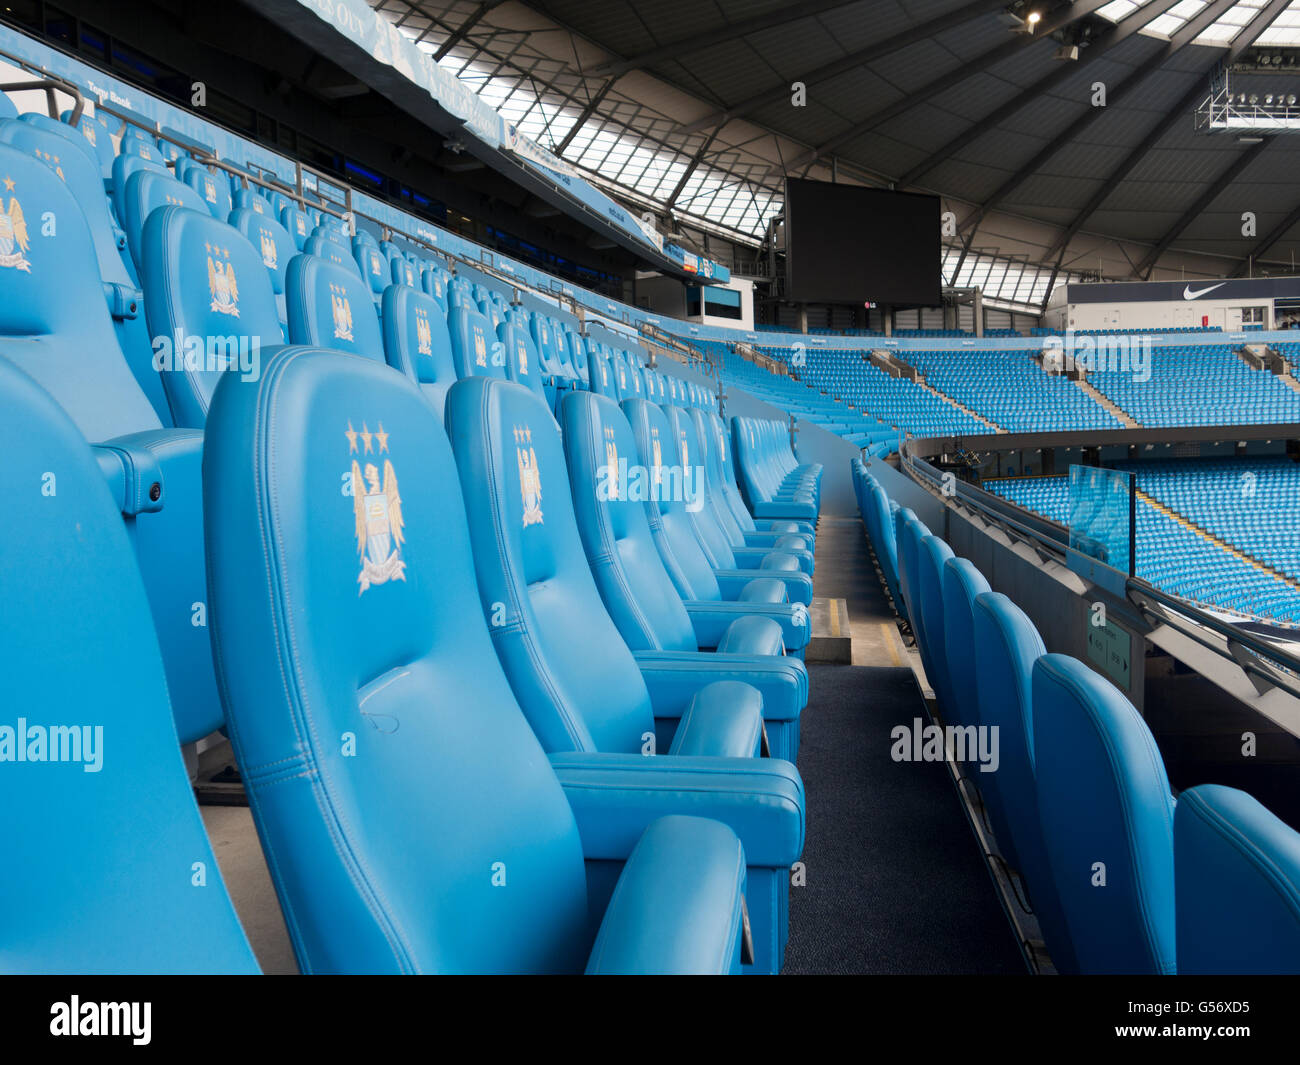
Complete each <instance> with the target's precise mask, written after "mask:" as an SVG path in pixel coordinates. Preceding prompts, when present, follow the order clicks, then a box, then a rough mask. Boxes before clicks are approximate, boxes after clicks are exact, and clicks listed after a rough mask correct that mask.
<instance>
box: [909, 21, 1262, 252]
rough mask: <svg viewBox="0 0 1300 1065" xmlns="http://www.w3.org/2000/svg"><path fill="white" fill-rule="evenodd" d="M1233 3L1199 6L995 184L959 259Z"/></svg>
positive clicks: (977, 213)
mask: <svg viewBox="0 0 1300 1065" xmlns="http://www.w3.org/2000/svg"><path fill="white" fill-rule="evenodd" d="M1236 3H1237V0H1214V2H1213V3H1211V4H1209V5H1208V6H1207V7H1205V8H1204V9H1202V10H1201V12H1200V13H1199V14H1198V15H1197V16H1196V17H1195V18H1193V19H1190V20H1188V21H1187V22H1186V23H1184V25H1183V26H1182V28H1181V29H1179V30H1178V32H1177V33H1175V34H1174V35H1173V36H1172V37H1170V38H1169V43H1168V44H1167V45H1165V48H1164V50H1163V51H1162V52H1161V53H1160V54H1159V55H1158V56H1156V57H1155V58H1154V59H1153V60H1151V61H1150V62H1147V63H1143V64H1141V65H1140V66H1139V67H1137V68H1136V69H1135V70H1134V71H1133V72H1132V73H1131V74H1129V76H1128V77H1126V78H1125V79H1124V80H1123V81H1121V82H1120V83H1119V84H1118V85H1116V86H1115V88H1114V89H1112V90H1111V91H1110V92H1109V93H1108V94H1107V97H1106V106H1105V107H1089V108H1088V109H1087V110H1086V111H1085V112H1084V113H1083V115H1082V117H1080V118H1078V119H1075V120H1074V121H1073V122H1071V123H1069V125H1067V126H1066V128H1065V129H1064V130H1063V131H1062V132H1060V133H1059V134H1057V135H1056V136H1055V137H1054V138H1052V140H1051V141H1050V142H1049V143H1048V144H1046V145H1045V146H1044V147H1043V149H1042V150H1041V151H1039V152H1038V153H1037V154H1035V155H1034V157H1033V158H1032V159H1030V160H1029V162H1027V163H1025V164H1024V165H1022V166H1021V167H1020V168H1019V169H1017V170H1016V172H1015V173H1014V174H1012V175H1011V176H1010V177H1009V178H1007V180H1006V181H1004V182H1003V183H1002V184H1001V185H1000V186H999V187H998V189H997V190H996V191H995V192H994V193H993V195H991V196H990V197H989V198H988V199H987V200H985V201H984V202H983V203H982V204H980V205H979V207H978V208H976V210H975V211H973V212H972V213H971V215H970V216H969V217H968V218H967V219H966V221H967V222H969V221H970V220H971V219H972V218H973V219H974V224H972V225H971V227H970V230H969V231H968V233H967V234H966V239H965V241H964V244H963V247H962V255H961V257H962V259H965V257H966V253H967V251H969V249H970V246H971V242H972V241H974V239H975V234H976V233H977V232H978V231H979V227H980V224H981V223H982V222H983V221H984V218H985V216H986V215H987V214H988V212H989V211H991V210H993V209H994V208H995V207H997V206H998V205H999V204H1000V203H1001V202H1002V201H1003V200H1005V199H1006V198H1007V197H1008V196H1010V195H1011V193H1013V192H1014V191H1015V190H1016V189H1018V188H1019V187H1020V185H1021V184H1022V183H1023V182H1024V181H1025V179H1026V178H1028V177H1030V176H1031V175H1033V174H1036V173H1038V171H1039V170H1041V169H1042V168H1043V166H1044V165H1045V164H1046V163H1047V161H1048V160H1049V159H1051V158H1052V157H1053V156H1054V155H1056V153H1057V152H1059V151H1060V150H1061V149H1062V148H1064V147H1065V146H1066V145H1067V144H1069V143H1071V142H1072V141H1074V140H1076V139H1077V138H1078V137H1079V135H1080V134H1081V133H1083V132H1084V131H1085V130H1086V129H1087V128H1088V127H1089V126H1091V125H1092V124H1093V123H1094V122H1096V121H1097V119H1099V118H1101V117H1102V115H1104V114H1106V113H1107V111H1108V110H1109V109H1110V108H1111V107H1113V106H1114V105H1115V104H1117V103H1119V102H1120V101H1121V100H1123V99H1124V98H1125V97H1126V96H1127V95H1128V94H1129V93H1130V92H1131V91H1132V90H1133V89H1135V88H1137V86H1138V85H1140V84H1141V83H1142V82H1143V81H1145V80H1146V78H1147V77H1148V75H1150V74H1151V73H1152V72H1153V71H1155V70H1159V69H1160V68H1161V67H1163V66H1164V64H1165V63H1166V62H1168V61H1169V59H1170V58H1171V57H1173V56H1174V55H1175V54H1177V53H1178V52H1179V51H1181V50H1182V49H1183V48H1185V47H1186V46H1187V45H1189V44H1191V42H1192V41H1194V40H1195V39H1196V38H1197V37H1199V36H1200V35H1201V33H1202V32H1203V31H1204V30H1205V29H1206V28H1207V27H1208V26H1211V25H1213V23H1214V22H1215V20H1216V19H1218V17H1219V16H1220V15H1222V14H1223V13H1224V12H1225V11H1228V10H1230V9H1231V8H1232V6H1233V5H1234V4H1236ZM1089 51H1091V49H1089ZM899 184H900V185H905V184H907V178H906V177H904V178H903V179H901V180H900V182H899Z"/></svg>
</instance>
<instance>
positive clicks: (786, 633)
mask: <svg viewBox="0 0 1300 1065" xmlns="http://www.w3.org/2000/svg"><path fill="white" fill-rule="evenodd" d="M560 417H561V420H562V422H563V426H564V440H565V445H566V459H567V462H568V472H569V483H570V490H571V492H572V494H573V505H574V510H575V515H576V518H577V523H578V533H579V536H580V537H581V539H582V545H583V550H584V551H585V552H586V555H587V562H588V564H589V565H590V567H591V571H592V575H593V576H594V577H595V578H596V587H597V589H598V590H599V591H600V596H601V599H602V600H603V602H604V603H605V609H606V611H607V612H608V614H609V616H610V617H611V618H612V619H613V621H614V624H615V626H616V627H617V628H618V631H619V633H620V634H621V635H622V637H623V641H624V642H625V643H626V644H627V645H628V647H630V648H631V649H632V651H633V652H634V653H636V655H637V658H638V661H639V662H640V663H641V664H642V668H643V669H644V668H645V667H646V663H647V662H649V661H656V662H665V661H666V662H687V663H693V665H694V668H696V669H702V670H708V671H710V672H712V673H713V674H714V679H733V680H744V681H746V682H748V683H750V684H752V685H753V686H754V687H756V688H758V689H759V690H760V691H761V692H762V693H763V713H764V717H765V718H766V720H767V723H768V734H769V738H770V739H771V742H772V751H773V753H774V754H775V755H777V756H778V757H784V758H791V759H793V758H794V756H795V754H796V753H797V752H798V717H799V711H800V710H802V709H803V707H804V705H805V704H806V703H807V700H808V674H807V671H806V669H805V668H804V666H803V663H802V662H801V661H799V660H798V658H795V657H794V656H791V655H781V654H780V653H779V651H780V649H781V645H782V643H786V644H787V645H788V646H791V647H796V648H802V647H803V646H805V645H806V644H807V642H808V627H809V626H808V618H807V613H806V612H805V614H804V617H803V618H802V619H797V618H795V617H794V616H793V615H794V610H793V609H792V608H791V607H789V606H787V605H784V604H780V603H774V602H767V603H764V602H759V601H756V602H750V601H746V600H741V601H738V602H734V603H722V602H709V603H699V602H690V603H684V602H683V601H682V599H681V597H680V596H679V595H678V594H677V590H676V589H675V588H674V586H673V582H672V578H671V577H669V576H668V572H667V570H665V569H664V565H663V560H662V559H661V558H660V557H659V552H658V550H657V549H656V548H655V545H654V539H653V537H652V534H651V532H650V525H649V520H648V519H647V517H646V513H645V508H644V506H643V505H642V504H641V503H639V502H637V501H636V500H635V499H634V498H633V494H634V492H633V490H632V488H631V486H630V484H629V482H630V480H631V478H632V476H633V475H634V474H633V473H632V472H631V470H630V469H629V473H628V474H627V475H626V476H625V474H624V472H623V470H624V465H625V463H627V462H628V456H634V455H635V454H636V451H635V447H634V444H633V440H632V428H631V426H630V425H628V421H627V418H626V417H624V415H623V412H622V411H621V410H620V409H619V407H618V405H617V404H616V403H615V402H614V401H613V400H612V399H609V398H608V397H605V396H597V395H594V394H593V393H590V392H573V393H570V394H569V395H568V396H566V397H565V398H564V401H563V402H562V403H561V404H560ZM615 470H616V471H618V472H617V475H616V476H615V475H614V474H613V473H612V471H615ZM776 590H777V591H778V592H779V591H781V589H779V588H777V589H776ZM701 647H715V648H717V653H716V654H714V655H701V654H700V653H699V651H700V648H701ZM727 671H731V672H727ZM652 690H653V685H652ZM656 697H657V696H656ZM774 722H781V723H782V724H780V725H777V726H775V727H774Z"/></svg>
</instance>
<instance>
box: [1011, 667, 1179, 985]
mask: <svg viewBox="0 0 1300 1065" xmlns="http://www.w3.org/2000/svg"><path fill="white" fill-rule="evenodd" d="M1031 684H1032V693H1033V695H1032V698H1033V722H1034V725H1033V728H1034V783H1035V786H1036V789H1037V792H1038V814H1039V818H1040V819H1041V821H1042V826H1043V842H1044V844H1045V845H1046V849H1047V859H1048V864H1049V865H1050V866H1051V870H1052V879H1053V881H1054V882H1055V884H1056V891H1057V895H1058V896H1059V898H1060V900H1061V907H1062V909H1063V910H1064V911H1065V919H1066V923H1067V924H1068V926H1069V929H1070V939H1071V941H1072V942H1073V944H1074V950H1075V956H1076V958H1077V960H1078V964H1079V970H1080V972H1083V973H1146V974H1154V975H1160V974H1166V973H1172V972H1173V971H1174V965H1175V958H1174V841H1173V819H1174V805H1175V803H1174V798H1173V796H1172V795H1171V794H1170V792H1169V781H1168V778H1167V777H1166V776H1165V767H1164V764H1163V763H1162V762H1161V760H1160V752H1159V751H1158V750H1157V749H1156V744H1155V741H1154V740H1153V739H1152V737H1151V732H1150V730H1149V729H1148V728H1147V726H1146V722H1144V721H1143V720H1142V717H1141V715H1140V714H1138V712H1137V711H1136V710H1135V709H1133V704H1132V703H1130V702H1129V701H1128V700H1127V699H1126V698H1124V696H1123V694H1121V693H1120V692H1119V691H1118V690H1117V689H1116V688H1115V686H1114V685H1112V684H1111V683H1110V682H1109V681H1107V680H1105V679H1104V678H1102V677H1101V676H1100V675H1098V674H1097V673H1094V672H1093V671H1092V670H1091V669H1089V668H1088V667H1087V666H1085V665H1084V664H1083V663H1082V662H1080V661H1078V660H1077V659H1074V658H1069V657H1067V656H1065V655H1055V654H1048V655H1043V656H1042V657H1041V658H1039V659H1038V660H1037V661H1036V662H1035V663H1034V668H1033V679H1032V682H1031ZM1103 881H1104V886H1102V884H1103Z"/></svg>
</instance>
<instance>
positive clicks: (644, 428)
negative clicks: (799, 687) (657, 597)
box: [623, 398, 812, 613]
mask: <svg viewBox="0 0 1300 1065" xmlns="http://www.w3.org/2000/svg"><path fill="white" fill-rule="evenodd" d="M623 411H624V413H625V414H626V416H627V419H628V422H629V423H630V424H631V426H632V437H633V440H634V441H635V444H636V451H635V452H634V454H635V455H636V457H637V462H638V463H639V464H640V465H641V466H643V467H644V468H645V469H646V470H647V471H648V472H649V475H650V483H651V486H652V488H654V489H655V490H653V491H650V492H648V493H646V499H645V502H644V504H643V506H644V507H645V510H646V516H647V519H648V520H649V522H650V528H651V531H652V532H653V534H654V539H655V546H656V547H657V548H658V549H659V554H660V557H661V558H662V559H663V563H664V566H665V567H666V568H667V570H668V573H669V575H670V576H671V577H672V579H673V584H674V585H675V586H676V588H677V592H678V594H679V595H680V596H681V597H682V598H683V599H695V600H702V601H706V602H707V601H719V600H735V599H738V598H740V597H741V595H742V593H745V594H755V593H756V591H757V590H756V589H750V590H749V592H746V591H745V590H746V587H747V586H748V585H749V584H750V582H751V581H755V580H763V581H765V582H773V583H777V582H779V583H780V584H781V585H783V586H784V591H785V595H786V597H787V598H788V600H789V602H791V603H794V604H797V605H803V606H807V605H808V604H809V603H811V602H812V578H810V577H809V576H808V575H807V574H806V573H803V572H802V571H801V570H800V568H799V562H798V560H797V559H796V558H794V557H793V556H791V555H785V554H783V553H780V552H778V553H776V554H775V557H771V558H770V559H764V561H763V564H762V567H761V568H759V569H714V567H713V566H712V565H711V564H710V562H709V559H708V556H707V555H706V554H705V553H704V549H703V547H701V545H700V542H699V540H698V539H697V538H696V535H695V530H694V527H693V524H692V521H691V515H690V512H689V511H688V510H687V507H688V506H691V505H692V504H691V503H690V502H688V500H687V498H686V495H687V491H686V485H687V480H686V478H687V473H686V471H684V470H683V469H682V467H681V462H680V453H678V454H674V452H675V451H676V449H675V448H674V446H673V442H674V438H673V433H672V430H671V428H670V427H669V424H668V420H667V418H666V417H665V416H664V412H663V410H662V409H661V408H660V407H659V406H658V405H657V404H654V403H649V402H647V401H646V400H644V399H635V398H633V399H628V400H625V401H624V402H623ZM665 455H666V456H667V457H666V458H665ZM629 459H630V456H629ZM674 460H676V461H674ZM691 477H692V479H693V478H694V472H693V471H692V472H691ZM656 496H660V497H662V498H655V497H656ZM764 587H765V588H770V587H771V585H770V584H769V585H765V586H764ZM804 613H806V611H805V612H804Z"/></svg>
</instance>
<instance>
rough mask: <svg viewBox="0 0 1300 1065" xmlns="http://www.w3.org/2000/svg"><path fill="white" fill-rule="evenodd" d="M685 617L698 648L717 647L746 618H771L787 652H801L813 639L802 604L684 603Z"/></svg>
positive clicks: (809, 620) (686, 601) (745, 602)
mask: <svg viewBox="0 0 1300 1065" xmlns="http://www.w3.org/2000/svg"><path fill="white" fill-rule="evenodd" d="M684 602H685V605H686V614H687V616H688V617H689V618H690V619H691V626H692V627H693V628H694V629H695V639H696V640H697V642H698V643H699V645H700V646H701V647H717V646H718V645H719V644H720V643H721V642H722V641H723V639H724V638H725V636H726V632H727V628H728V627H729V626H730V625H731V623H732V622H733V621H735V620H736V619H737V618H743V617H747V616H751V615H752V616H753V617H759V618H771V619H772V620H773V621H775V622H776V623H777V624H778V625H780V626H781V639H782V640H783V641H784V642H785V649H786V650H787V651H801V650H803V648H805V647H807V646H808V640H809V637H810V636H811V635H812V619H811V617H810V615H809V613H808V608H807V607H806V606H804V605H803V604H802V603H762V602H750V601H748V600H742V601H741V602H737V603H714V602H700V601H699V600H697V599H687V600H685V601H684Z"/></svg>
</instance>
